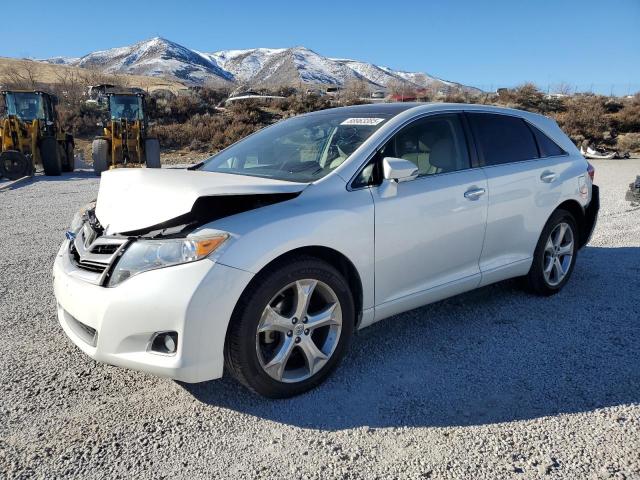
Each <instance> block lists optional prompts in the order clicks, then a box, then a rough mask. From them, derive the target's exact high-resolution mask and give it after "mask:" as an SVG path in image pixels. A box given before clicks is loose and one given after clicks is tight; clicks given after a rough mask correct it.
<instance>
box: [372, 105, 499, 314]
mask: <svg viewBox="0 0 640 480" xmlns="http://www.w3.org/2000/svg"><path fill="white" fill-rule="evenodd" d="M385 156H386V157H396V158H403V159H405V160H409V161H411V162H413V163H415V164H416V166H417V167H418V171H419V176H418V178H416V179H415V180H412V181H408V182H401V183H399V184H398V185H397V189H396V191H395V195H392V196H386V194H385V189H384V188H383V187H384V185H382V186H381V187H374V188H372V189H371V192H372V194H373V199H374V203H375V303H376V315H375V320H380V319H382V318H385V317H388V316H390V315H394V314H396V313H399V312H402V311H405V310H408V309H411V308H416V307H418V306H420V305H424V304H426V303H430V302H433V301H436V300H439V299H441V298H445V297H448V296H451V295H455V294H457V293H461V292H463V291H465V290H470V289H473V288H475V287H477V286H478V285H479V283H480V269H479V259H480V254H481V251H482V243H483V240H484V233H485V226H486V221H487V194H486V191H487V179H486V177H485V174H484V173H483V172H482V170H480V169H479V168H471V164H470V158H469V152H468V149H467V142H466V137H465V132H464V129H463V127H462V122H461V119H460V117H459V115H458V114H440V115H434V116H429V117H426V118H424V119H420V120H417V121H415V122H413V123H412V124H410V125H409V126H407V127H405V128H404V129H403V130H401V131H400V132H399V133H397V134H396V135H395V136H394V137H393V138H392V139H391V140H390V141H389V142H388V143H387V144H386V145H385V146H384V147H383V149H382V150H381V152H380V153H379V157H380V160H382V157H385ZM388 181H389V180H383V182H388Z"/></svg>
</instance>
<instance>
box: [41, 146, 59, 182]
mask: <svg viewBox="0 0 640 480" xmlns="http://www.w3.org/2000/svg"><path fill="white" fill-rule="evenodd" d="M40 158H42V166H43V167H44V174H45V175H47V176H58V175H60V174H61V173H62V159H61V158H60V150H59V146H58V141H57V140H56V139H55V138H54V137H44V138H43V139H42V140H40Z"/></svg>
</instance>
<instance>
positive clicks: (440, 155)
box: [351, 114, 471, 188]
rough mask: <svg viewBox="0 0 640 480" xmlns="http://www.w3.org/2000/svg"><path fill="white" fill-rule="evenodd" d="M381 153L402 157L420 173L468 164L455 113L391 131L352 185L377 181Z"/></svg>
mask: <svg viewBox="0 0 640 480" xmlns="http://www.w3.org/2000/svg"><path fill="white" fill-rule="evenodd" d="M384 157H396V158H404V159H405V160H409V161H410V162H413V163H415V164H416V166H417V167H418V172H419V174H420V176H425V175H435V174H437V173H448V172H455V171H458V170H464V169H467V168H470V166H471V164H470V161H469V151H468V149H467V142H466V138H465V134H464V130H463V128H462V124H461V122H460V117H459V116H458V115H457V114H446V115H438V116H433V117H428V118H425V119H422V120H416V121H415V122H413V123H411V124H410V125H408V126H407V127H405V128H403V129H402V130H400V131H399V132H398V133H396V134H395V136H393V137H392V138H391V139H390V140H389V141H388V142H387V143H386V144H385V145H384V146H383V147H382V148H381V149H380V150H379V151H378V153H377V155H376V156H375V157H374V159H373V160H372V161H370V162H369V163H368V164H367V165H366V166H365V167H364V169H363V170H362V171H361V172H360V173H359V174H358V176H357V177H356V178H355V179H354V181H353V183H352V184H351V186H352V187H353V188H361V187H367V186H371V185H379V184H380V182H381V181H382V168H381V162H382V159H383V158H384Z"/></svg>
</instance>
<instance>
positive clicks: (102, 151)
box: [91, 138, 110, 176]
mask: <svg viewBox="0 0 640 480" xmlns="http://www.w3.org/2000/svg"><path fill="white" fill-rule="evenodd" d="M109 151H110V148H109V142H108V141H107V140H105V139H104V138H96V139H95V140H94V141H93V143H92V144H91V159H92V160H93V171H94V172H95V174H96V175H98V176H99V175H102V172H104V171H105V170H107V169H108V168H109V156H110V152H109Z"/></svg>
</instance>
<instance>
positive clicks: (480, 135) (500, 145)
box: [467, 113, 539, 166]
mask: <svg viewBox="0 0 640 480" xmlns="http://www.w3.org/2000/svg"><path fill="white" fill-rule="evenodd" d="M467 116H468V118H469V122H470V124H471V128H472V130H473V136H474V137H475V140H476V144H477V146H478V149H479V153H480V157H481V159H482V160H483V161H484V164H485V165H487V166H489V165H501V164H504V163H511V162H521V161H523V160H532V159H535V158H539V156H538V147H537V146H536V141H535V139H534V136H533V133H532V132H531V130H530V129H529V127H528V126H527V124H526V123H525V121H524V120H523V119H521V118H518V117H512V116H509V115H497V114H492V113H469V114H467Z"/></svg>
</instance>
